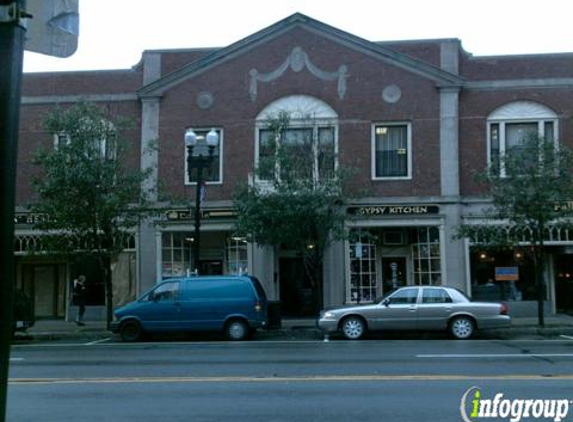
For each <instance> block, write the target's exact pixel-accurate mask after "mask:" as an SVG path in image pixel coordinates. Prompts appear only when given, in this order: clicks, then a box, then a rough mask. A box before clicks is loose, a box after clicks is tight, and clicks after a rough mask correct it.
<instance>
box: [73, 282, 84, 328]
mask: <svg viewBox="0 0 573 422" xmlns="http://www.w3.org/2000/svg"><path fill="white" fill-rule="evenodd" d="M73 299H74V304H75V305H76V306H77V307H78V315H77V317H76V324H78V325H85V322H84V314H85V312H86V276H85V275H80V276H79V277H78V278H77V279H76V280H74V297H73Z"/></svg>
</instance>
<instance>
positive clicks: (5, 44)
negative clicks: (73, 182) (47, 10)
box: [0, 0, 26, 422]
mask: <svg viewBox="0 0 573 422" xmlns="http://www.w3.org/2000/svg"><path fill="white" fill-rule="evenodd" d="M24 7H25V0H0V268H1V269H2V274H1V275H0V301H1V304H0V422H4V421H5V419H6V396H7V391H8V365H9V363H10V342H11V341H12V310H13V306H14V304H13V298H14V201H15V199H14V198H15V192H16V159H17V155H18V154H17V153H18V126H19V120H20V85H21V81H22V61H23V56H24V35H25V33H26V29H25V28H24V26H23V23H22V19H23V18H25V17H26V14H25V12H24Z"/></svg>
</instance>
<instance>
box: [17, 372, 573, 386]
mask: <svg viewBox="0 0 573 422" xmlns="http://www.w3.org/2000/svg"><path fill="white" fill-rule="evenodd" d="M460 380H461V381H465V380H472V381H475V380H493V381H495V380H520V381H539V380H543V381H546V380H568V381H570V380H573V375H571V374H565V375H552V376H546V375H521V374H515V375H316V376H283V377H275V376H272V377H269V376H265V377H259V376H228V377H225V376H222V377H103V378H79V377H78V378H10V379H9V380H8V383H9V384H11V385H42V384H88V383H91V384H112V383H195V382H198V383H204V382H214V383H218V382H224V383H228V382H238V383H247V382H254V383H265V382H268V383H273V382H349V381H351V382H364V381H382V382H384V381H388V382H395V381H416V382H419V381H460Z"/></svg>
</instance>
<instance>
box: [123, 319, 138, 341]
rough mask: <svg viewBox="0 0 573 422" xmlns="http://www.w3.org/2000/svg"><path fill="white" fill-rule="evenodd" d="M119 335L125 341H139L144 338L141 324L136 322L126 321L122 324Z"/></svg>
mask: <svg viewBox="0 0 573 422" xmlns="http://www.w3.org/2000/svg"><path fill="white" fill-rule="evenodd" d="M119 335H120V336H121V339H122V340H123V341H129V342H132V341H138V340H141V337H142V336H143V328H141V324H140V323H139V322H137V321H135V320H130V321H125V322H124V323H123V324H121V327H120V329H119Z"/></svg>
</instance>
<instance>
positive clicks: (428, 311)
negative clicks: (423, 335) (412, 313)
mask: <svg viewBox="0 0 573 422" xmlns="http://www.w3.org/2000/svg"><path fill="white" fill-rule="evenodd" d="M452 305H453V301H452V298H451V297H450V295H449V294H448V292H447V291H446V290H445V289H443V288H441V287H424V288H423V289H422V297H421V299H420V303H419V305H418V326H419V329H420V330H445V329H446V328H447V327H448V320H449V318H450V315H451V314H452V312H453V306H452Z"/></svg>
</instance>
